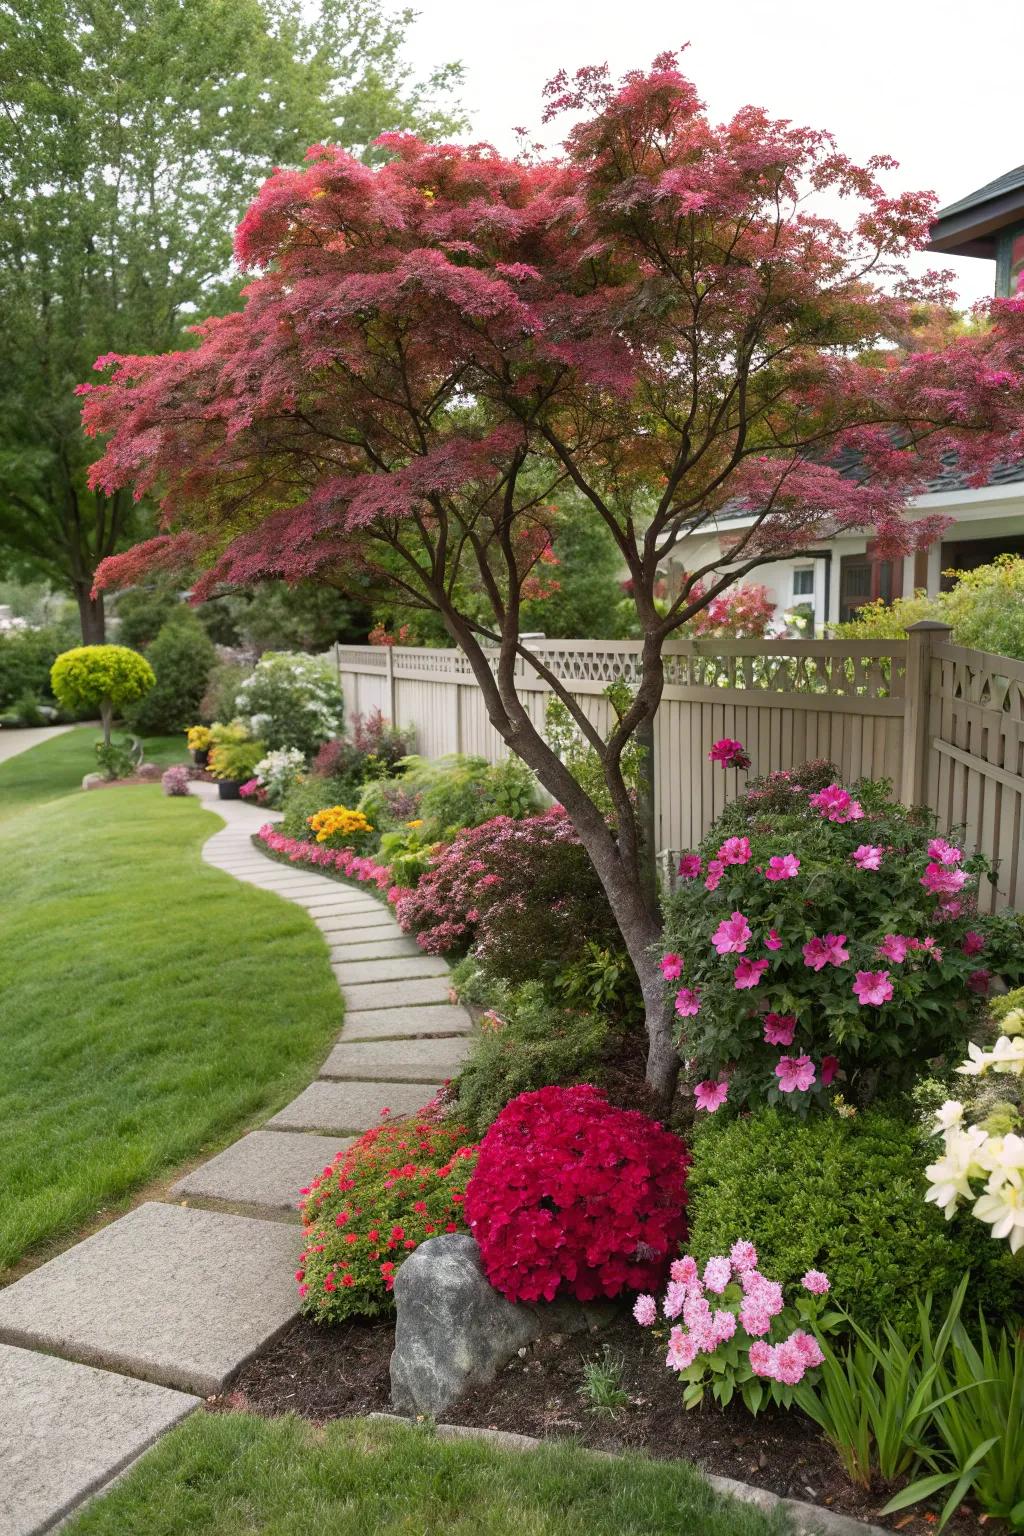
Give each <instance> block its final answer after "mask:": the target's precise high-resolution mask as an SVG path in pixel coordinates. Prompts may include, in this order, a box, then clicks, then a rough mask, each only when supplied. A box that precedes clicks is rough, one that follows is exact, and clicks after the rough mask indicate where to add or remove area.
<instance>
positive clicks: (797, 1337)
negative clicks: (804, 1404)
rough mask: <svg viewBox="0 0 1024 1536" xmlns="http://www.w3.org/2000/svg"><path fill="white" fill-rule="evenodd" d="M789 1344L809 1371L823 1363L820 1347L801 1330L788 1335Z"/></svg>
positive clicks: (810, 1335)
mask: <svg viewBox="0 0 1024 1536" xmlns="http://www.w3.org/2000/svg"><path fill="white" fill-rule="evenodd" d="M825 1283H826V1285H827V1284H828V1282H827V1281H826V1282H825ZM789 1342H790V1344H792V1345H794V1346H795V1347H796V1348H797V1349H798V1350H799V1351H800V1353H801V1354H802V1355H803V1357H804V1365H805V1366H806V1367H807V1369H808V1370H809V1371H811V1370H813V1369H814V1367H815V1366H816V1365H821V1364H822V1363H823V1362H824V1359H825V1356H824V1355H823V1354H822V1352H821V1345H820V1344H819V1343H818V1341H817V1339H816V1338H814V1336H813V1335H812V1334H810V1333H805V1332H804V1331H803V1329H802V1328H798V1329H797V1330H796V1332H795V1333H791V1334H790V1336H789Z"/></svg>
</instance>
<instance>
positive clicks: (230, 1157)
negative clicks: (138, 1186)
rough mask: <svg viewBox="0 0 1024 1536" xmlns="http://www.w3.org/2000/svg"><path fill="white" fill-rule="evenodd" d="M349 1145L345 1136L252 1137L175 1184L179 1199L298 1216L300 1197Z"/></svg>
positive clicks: (258, 1134)
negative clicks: (262, 1209)
mask: <svg viewBox="0 0 1024 1536" xmlns="http://www.w3.org/2000/svg"><path fill="white" fill-rule="evenodd" d="M349 1145H350V1138H348V1137H345V1136H308V1135H303V1134H301V1133H299V1132H295V1133H290V1132H287V1131H250V1132H249V1135H248V1136H243V1137H242V1139H241V1140H240V1141H236V1142H235V1144H234V1145H233V1146H231V1147H228V1148H227V1150H226V1151H224V1152H220V1153H218V1155H217V1156H216V1157H212V1158H211V1159H210V1161H209V1162H208V1163H204V1164H203V1166H202V1167H201V1168H194V1169H193V1170H192V1172H191V1173H187V1174H186V1175H185V1177H184V1178H183V1179H179V1180H178V1182H177V1183H176V1184H172V1186H171V1190H170V1193H171V1194H172V1195H173V1196H175V1197H176V1198H178V1199H203V1200H225V1201H229V1202H231V1203H233V1204H236V1205H260V1206H265V1207H266V1208H267V1209H268V1210H274V1211H289V1210H291V1211H294V1210H298V1206H299V1201H300V1200H301V1198H302V1196H301V1194H300V1193H299V1191H300V1190H301V1189H302V1187H303V1185H306V1184H308V1183H309V1181H310V1179H311V1178H312V1177H313V1176H314V1174H317V1173H319V1172H320V1171H321V1169H322V1168H324V1167H326V1166H327V1164H328V1163H332V1162H333V1161H334V1156H335V1153H336V1152H339V1151H340V1150H341V1149H342V1148H344V1147H347V1146H349Z"/></svg>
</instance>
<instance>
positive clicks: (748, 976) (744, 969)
mask: <svg viewBox="0 0 1024 1536" xmlns="http://www.w3.org/2000/svg"><path fill="white" fill-rule="evenodd" d="M769 964H770V962H769V961H768V960H746V959H744V960H740V961H739V963H738V964H737V966H736V969H735V970H734V971H733V973H732V976H733V981H732V984H733V986H734V987H735V988H736V991H737V992H742V991H743V989H744V988H745V987H758V986H760V985H761V977H762V976H763V975H764V973H765V971H766V970H767V969H768V966H769Z"/></svg>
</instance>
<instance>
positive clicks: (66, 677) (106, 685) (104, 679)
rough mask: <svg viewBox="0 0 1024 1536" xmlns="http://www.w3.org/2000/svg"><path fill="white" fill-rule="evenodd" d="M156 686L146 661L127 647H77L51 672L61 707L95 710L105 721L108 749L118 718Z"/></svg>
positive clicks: (63, 655)
mask: <svg viewBox="0 0 1024 1536" xmlns="http://www.w3.org/2000/svg"><path fill="white" fill-rule="evenodd" d="M155 682H156V678H155V676H154V674H153V668H152V667H151V666H150V664H149V662H148V661H147V660H146V658H145V657H144V656H140V655H139V653H138V651H130V650H129V649H128V647H127V646H125V645H76V646H74V647H73V648H72V649H71V650H70V651H64V652H63V654H62V655H60V656H58V657H57V660H56V661H55V662H54V664H53V666H52V667H51V668H50V686H51V687H52V689H53V694H54V698H55V699H56V700H57V702H58V704H60V706H61V707H62V708H63V709H66V710H68V711H70V712H71V713H72V714H76V713H78V712H79V711H80V710H95V711H96V712H97V713H98V714H99V716H100V718H101V720H102V721H103V744H104V746H106V747H109V746H110V727H111V724H112V722H113V718H114V715H115V714H120V713H121V711H122V710H124V709H127V707H128V706H129V705H130V704H134V703H135V702H136V701H137V700H138V699H141V698H143V697H144V696H145V694H147V693H148V692H149V690H150V689H151V688H152V686H153V684H154V683H155Z"/></svg>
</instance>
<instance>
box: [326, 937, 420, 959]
mask: <svg viewBox="0 0 1024 1536" xmlns="http://www.w3.org/2000/svg"><path fill="white" fill-rule="evenodd" d="M363 931H364V932H365V930H363ZM422 953H423V951H422V949H420V947H419V945H418V944H417V943H416V940H415V939H406V938H401V939H395V938H391V937H390V935H389V936H388V937H387V938H380V939H377V938H374V939H360V937H359V933H358V932H356V933H354V934H352V935H351V936H349V937H348V940H347V942H345V941H343V940H338V939H332V940H331V959H332V960H336V961H337V962H338V964H339V965H340V964H342V963H345V962H351V961H354V960H390V959H393V958H394V957H395V956H396V955H407V956H409V958H410V959H414V958H415V957H416V956H418V955H422Z"/></svg>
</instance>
